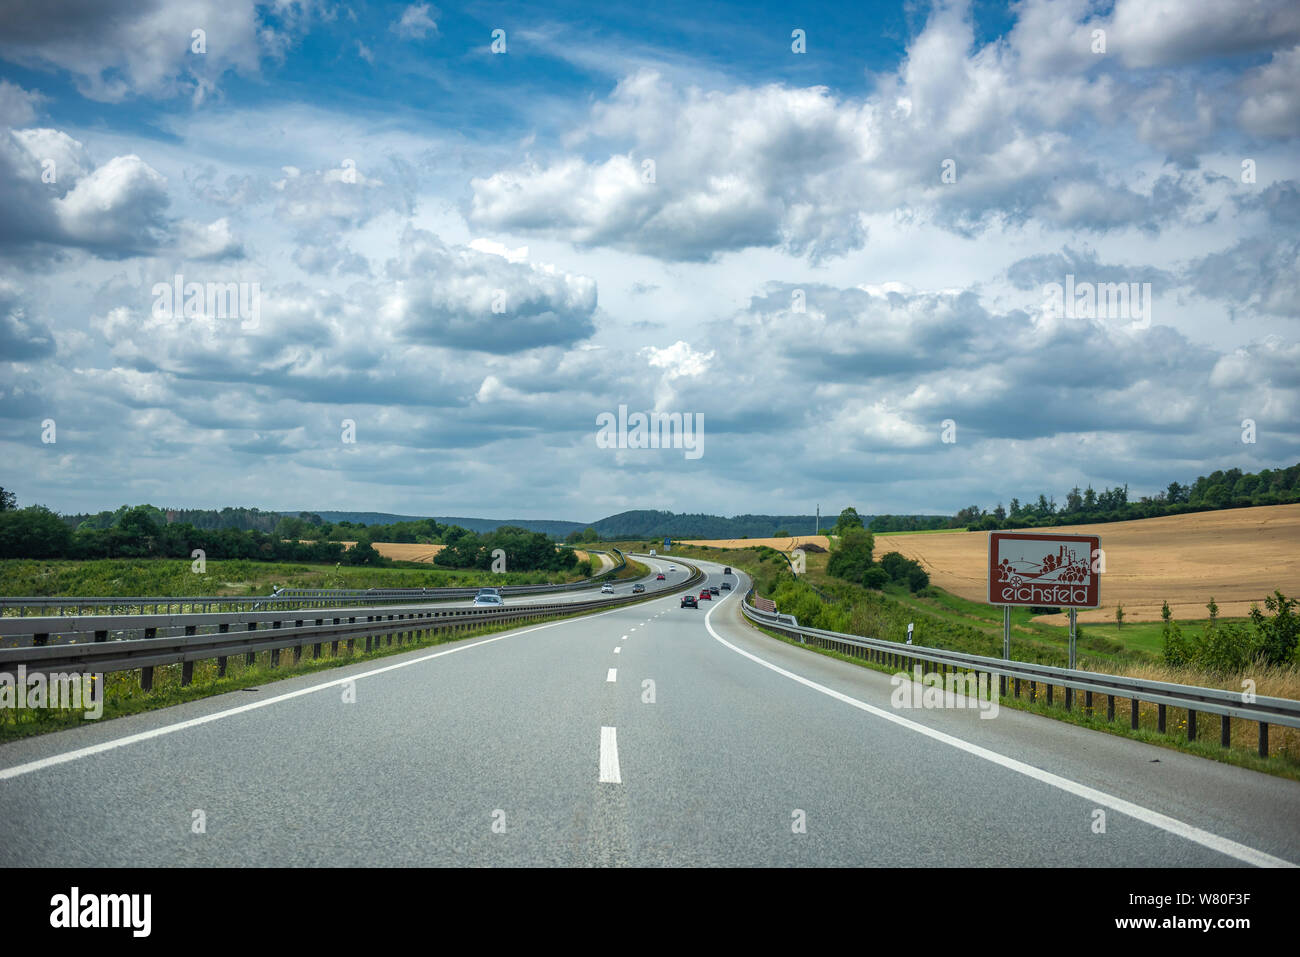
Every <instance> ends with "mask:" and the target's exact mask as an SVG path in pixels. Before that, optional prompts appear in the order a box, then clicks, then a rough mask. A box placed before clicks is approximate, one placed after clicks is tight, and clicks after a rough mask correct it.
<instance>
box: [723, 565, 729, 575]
mask: <svg viewBox="0 0 1300 957" xmlns="http://www.w3.org/2000/svg"><path fill="white" fill-rule="evenodd" d="M722 574H724V575H730V574H731V566H730V565H728V566H727V567H726V568H724V569H723V570H722Z"/></svg>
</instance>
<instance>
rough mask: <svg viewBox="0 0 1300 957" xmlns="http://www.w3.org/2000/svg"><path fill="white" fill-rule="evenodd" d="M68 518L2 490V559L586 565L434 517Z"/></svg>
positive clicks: (521, 536) (546, 543) (132, 512)
mask: <svg viewBox="0 0 1300 957" xmlns="http://www.w3.org/2000/svg"><path fill="white" fill-rule="evenodd" d="M223 511H224V510H223ZM230 511H236V510H230ZM253 511H255V510H253ZM261 514H262V515H270V514H273V513H267V512H264V513H261ZM105 516H107V519H106V518H105ZM67 518H68V517H67V516H62V515H58V514H57V513H55V512H53V511H51V510H49V509H47V508H45V507H44V506H40V505H33V506H29V507H27V508H18V507H17V502H16V501H15V499H14V496H13V493H11V492H8V491H6V490H4V489H0V558H32V559H59V558H63V559H96V558H185V559H190V558H194V557H196V556H195V552H196V551H198V552H201V553H202V557H203V558H204V559H212V560H217V559H249V560H254V561H271V562H300V563H304V564H324V563H341V564H344V565H371V566H387V565H391V564H392V561H391V560H389V559H386V558H384V557H383V556H382V555H380V554H379V552H377V551H376V550H375V548H374V547H373V544H372V543H374V542H377V541H382V542H413V543H426V544H439V545H446V546H447V547H446V548H445V549H443V550H442V551H441V552H439V554H438V556H437V557H436V558H435V562H434V563H435V564H437V565H442V566H444V567H449V568H481V569H484V570H487V569H490V568H491V567H492V562H493V558H494V553H495V552H496V551H497V550H498V549H499V550H500V553H501V556H503V559H502V560H503V562H504V567H503V568H502V570H507V571H562V570H568V569H572V568H574V567H575V566H577V565H578V559H577V556H576V555H574V554H573V552H572V551H571V550H569V549H557V548H556V547H555V544H554V543H553V542H552V541H551V540H550V538H549V537H548V536H547V535H545V534H543V533H541V532H530V531H528V530H527V529H523V528H515V527H511V526H502V527H501V528H498V529H497V530H496V531H494V532H489V533H484V534H477V533H475V532H471V531H469V530H468V529H464V528H461V527H460V526H458V525H442V524H440V523H438V522H435V521H434V520H433V519H422V520H419V521H413V522H398V523H393V524H391V525H371V526H365V525H360V524H353V523H351V522H346V521H344V522H338V523H336V524H330V523H328V522H322V521H321V520H320V516H318V515H313V514H311V513H305V512H304V513H302V514H300V515H299V516H297V517H292V516H278V517H277V521H276V524H275V526H274V528H273V529H272V530H271V531H269V532H268V531H262V530H259V529H255V528H249V529H241V528H237V527H219V528H198V527H196V526H194V525H192V524H190V523H189V522H177V521H173V522H169V521H168V520H167V519H168V514H167V513H166V512H164V511H163V510H161V509H159V508H156V507H155V506H152V505H137V506H134V507H129V506H123V507H121V508H119V509H117V510H116V511H115V512H101V513H99V514H98V515H95V516H90V517H88V518H86V517H83V518H82V519H81V521H79V522H77V523H76V525H75V526H74V525H73V524H71V523H70V522H69V521H67ZM353 541H355V542H356V545H355V546H353V547H350V548H349V547H347V546H345V545H344V544H343V542H353Z"/></svg>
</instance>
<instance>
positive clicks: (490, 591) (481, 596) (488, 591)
mask: <svg viewBox="0 0 1300 957" xmlns="http://www.w3.org/2000/svg"><path fill="white" fill-rule="evenodd" d="M474 604H475V605H504V604H505V599H503V598H502V597H501V593H500V592H499V591H497V590H496V589H495V588H480V589H479V590H478V594H477V595H475V596H474Z"/></svg>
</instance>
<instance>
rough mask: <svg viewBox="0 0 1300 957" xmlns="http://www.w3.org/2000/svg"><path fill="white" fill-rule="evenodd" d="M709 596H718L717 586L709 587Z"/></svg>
mask: <svg viewBox="0 0 1300 957" xmlns="http://www.w3.org/2000/svg"><path fill="white" fill-rule="evenodd" d="M709 594H710V595H716V594H718V586H717V585H710V586H709Z"/></svg>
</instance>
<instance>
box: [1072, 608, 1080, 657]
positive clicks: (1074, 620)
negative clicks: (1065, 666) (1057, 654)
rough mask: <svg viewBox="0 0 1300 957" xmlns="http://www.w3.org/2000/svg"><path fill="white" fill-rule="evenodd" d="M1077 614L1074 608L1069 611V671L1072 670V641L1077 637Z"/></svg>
mask: <svg viewBox="0 0 1300 957" xmlns="http://www.w3.org/2000/svg"><path fill="white" fill-rule="evenodd" d="M1078 622H1079V612H1078V610H1077V609H1075V608H1071V609H1070V670H1071V671H1073V670H1074V641H1075V638H1076V637H1077V635H1078V627H1077V626H1078Z"/></svg>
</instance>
